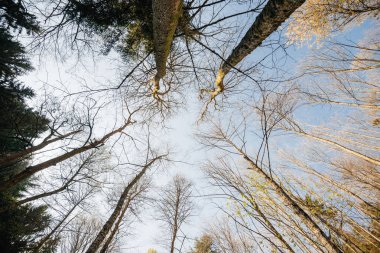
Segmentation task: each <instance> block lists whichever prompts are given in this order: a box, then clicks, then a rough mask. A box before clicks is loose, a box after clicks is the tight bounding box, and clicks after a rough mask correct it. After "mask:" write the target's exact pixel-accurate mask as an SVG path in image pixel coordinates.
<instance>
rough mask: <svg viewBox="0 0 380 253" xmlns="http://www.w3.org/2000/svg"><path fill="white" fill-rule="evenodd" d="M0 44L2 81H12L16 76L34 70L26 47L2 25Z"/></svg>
mask: <svg viewBox="0 0 380 253" xmlns="http://www.w3.org/2000/svg"><path fill="white" fill-rule="evenodd" d="M0 45H1V47H0V58H1V61H0V83H4V82H12V80H13V79H14V78H15V77H16V76H18V75H21V74H24V73H25V72H27V71H29V70H32V66H31V64H30V62H29V60H28V59H27V57H26V56H25V49H24V47H23V46H22V45H21V43H19V42H17V41H14V40H13V39H12V35H11V34H10V33H9V32H8V31H7V30H5V29H4V28H2V27H0Z"/></svg>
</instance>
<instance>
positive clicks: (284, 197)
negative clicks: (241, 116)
mask: <svg viewBox="0 0 380 253" xmlns="http://www.w3.org/2000/svg"><path fill="white" fill-rule="evenodd" d="M227 142H228V143H229V144H230V145H231V146H232V147H233V148H234V149H236V151H237V152H239V154H240V155H241V156H242V157H243V158H244V160H246V161H247V162H248V164H249V165H250V167H251V169H252V170H253V171H255V172H256V173H258V174H259V175H261V176H263V177H264V178H265V180H266V181H267V183H268V184H269V185H270V186H271V187H272V188H273V190H274V191H275V192H276V193H277V195H278V196H279V198H280V200H281V201H282V202H283V203H284V205H285V206H287V207H288V208H290V209H291V210H292V211H293V212H294V213H295V214H296V215H297V216H298V217H299V218H300V219H301V221H302V223H303V224H305V225H306V226H307V227H308V228H309V229H310V231H311V232H312V233H313V234H314V235H315V236H316V238H317V240H318V241H319V242H320V243H321V244H322V245H323V247H325V248H326V249H327V251H328V252H329V253H333V252H335V253H340V252H342V251H341V250H340V249H339V248H338V247H337V246H336V245H335V244H334V243H333V242H332V241H331V239H330V238H329V237H328V236H327V235H326V234H325V232H323V230H322V229H321V228H320V227H319V226H318V225H317V223H316V222H315V221H314V220H313V219H312V218H311V217H310V216H309V215H308V214H307V213H306V212H305V211H304V210H303V209H302V208H301V207H300V206H299V205H298V204H297V202H296V201H294V200H293V199H292V198H291V197H290V196H289V194H288V193H287V192H286V191H285V190H284V189H283V188H282V187H281V186H280V185H278V184H277V182H276V181H275V180H273V179H272V178H271V177H270V176H268V175H267V173H265V172H264V171H263V170H262V169H261V168H260V167H258V166H257V164H256V163H255V162H254V161H253V160H252V159H250V158H249V157H248V156H247V154H245V153H244V151H243V150H241V149H240V148H239V147H237V146H236V145H235V144H234V143H233V142H232V141H229V140H227Z"/></svg>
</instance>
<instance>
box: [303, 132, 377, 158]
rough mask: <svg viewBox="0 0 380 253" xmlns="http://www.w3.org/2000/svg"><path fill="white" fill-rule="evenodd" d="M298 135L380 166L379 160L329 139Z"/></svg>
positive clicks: (306, 134)
mask: <svg viewBox="0 0 380 253" xmlns="http://www.w3.org/2000/svg"><path fill="white" fill-rule="evenodd" d="M297 134H300V135H303V136H305V137H308V138H311V139H314V140H318V141H320V142H323V143H327V144H330V145H332V146H334V147H336V148H338V149H340V150H342V151H344V152H346V153H348V154H350V155H354V156H356V157H359V158H361V159H363V160H365V161H367V162H370V163H372V164H376V165H380V161H379V160H377V159H374V158H372V157H369V156H366V155H364V154H362V153H359V152H357V151H355V150H352V149H350V148H347V147H345V146H342V145H340V144H339V143H336V142H334V141H330V140H327V139H324V138H321V137H317V136H314V135H312V134H308V133H305V132H298V131H297Z"/></svg>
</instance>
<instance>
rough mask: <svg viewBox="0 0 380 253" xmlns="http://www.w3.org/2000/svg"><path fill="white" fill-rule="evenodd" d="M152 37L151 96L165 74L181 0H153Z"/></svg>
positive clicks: (154, 94)
mask: <svg viewBox="0 0 380 253" xmlns="http://www.w3.org/2000/svg"><path fill="white" fill-rule="evenodd" d="M152 9H153V39H154V56H155V60H156V69H157V73H156V75H155V77H154V80H153V83H154V87H153V92H152V93H153V96H156V94H157V92H158V90H159V89H160V86H159V82H160V79H161V78H163V77H164V76H165V74H166V61H167V58H168V56H169V52H170V47H171V45H172V42H173V38H174V33H175V30H176V28H177V24H178V19H179V17H180V15H181V13H182V0H153V1H152Z"/></svg>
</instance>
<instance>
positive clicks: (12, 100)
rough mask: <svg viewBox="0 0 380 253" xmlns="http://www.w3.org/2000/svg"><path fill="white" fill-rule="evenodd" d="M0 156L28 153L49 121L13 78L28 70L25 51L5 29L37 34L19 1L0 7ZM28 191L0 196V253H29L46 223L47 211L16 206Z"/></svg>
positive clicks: (48, 247) (50, 247)
mask: <svg viewBox="0 0 380 253" xmlns="http://www.w3.org/2000/svg"><path fill="white" fill-rule="evenodd" d="M0 14H1V16H0V22H1V25H0V45H1V47H0V115H1V117H0V156H6V155H7V154H9V153H11V152H15V151H21V150H24V149H25V148H27V147H29V146H30V145H31V144H32V142H33V140H34V139H35V138H37V137H38V136H39V135H40V134H41V133H42V132H44V131H46V130H47V129H48V126H47V124H48V123H49V121H48V120H47V119H46V118H45V117H44V116H42V115H41V114H40V113H39V112H37V111H35V110H33V109H32V108H30V107H29V106H28V105H27V104H26V99H28V98H31V97H33V95H34V93H33V90H32V89H30V88H27V87H25V86H24V85H22V84H21V83H20V82H19V81H17V77H18V76H19V75H21V74H24V73H25V72H27V71H29V70H31V69H32V67H31V64H30V62H29V61H28V59H27V57H26V53H25V49H24V47H23V46H22V45H21V43H19V42H17V41H15V40H14V38H13V36H12V34H11V32H10V31H9V29H10V28H13V29H20V30H21V29H23V28H24V29H26V30H27V31H36V30H37V29H38V27H37V24H36V22H35V18H34V16H33V15H30V14H29V13H27V11H26V9H25V8H24V6H23V5H22V1H17V3H15V2H14V1H10V0H5V1H1V3H0ZM27 166H28V161H27V160H23V161H21V162H18V163H16V164H13V165H10V166H7V167H6V168H0V182H2V181H5V180H8V179H9V178H11V177H12V176H13V175H15V174H17V173H19V172H20V171H22V170H24V169H25V168H26V167H27ZM31 186H32V184H31V180H30V179H29V180H27V181H24V182H22V183H20V184H18V185H16V186H15V187H13V188H12V189H10V190H8V191H5V192H1V193H0V207H1V210H0V249H1V252H2V253H8V252H9V253H18V252H29V251H33V249H34V248H35V247H36V246H37V244H38V240H39V239H40V238H41V236H42V235H43V234H44V232H45V230H46V229H47V228H48V226H49V224H50V222H51V217H50V215H49V214H48V213H47V212H46V209H47V206H45V205H40V206H35V205H33V204H24V205H22V206H19V205H17V201H18V199H19V198H21V197H22V196H23V193H24V192H25V191H26V190H27V189H29V188H30V187H31ZM57 240H58V239H56V238H54V239H52V240H48V242H47V243H45V244H44V246H43V247H42V248H41V249H40V251H39V252H53V251H54V249H55V247H56V245H57V242H58V241H57Z"/></svg>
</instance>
